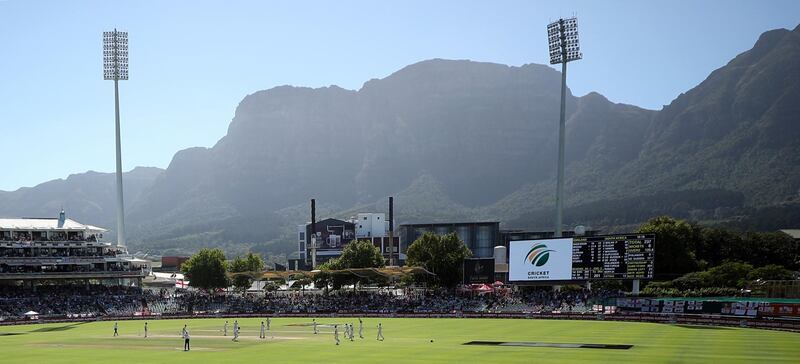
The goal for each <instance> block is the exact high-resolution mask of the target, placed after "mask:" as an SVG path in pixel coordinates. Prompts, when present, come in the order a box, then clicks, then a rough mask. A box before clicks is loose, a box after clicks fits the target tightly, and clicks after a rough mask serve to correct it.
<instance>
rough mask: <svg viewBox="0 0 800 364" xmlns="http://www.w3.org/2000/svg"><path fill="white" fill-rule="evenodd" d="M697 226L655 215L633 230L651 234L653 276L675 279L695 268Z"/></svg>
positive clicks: (698, 230)
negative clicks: (653, 247) (654, 238)
mask: <svg viewBox="0 0 800 364" xmlns="http://www.w3.org/2000/svg"><path fill="white" fill-rule="evenodd" d="M700 231H701V229H700V228H699V227H698V226H696V225H694V224H690V223H688V222H686V221H684V220H675V219H673V218H671V217H669V216H659V217H655V218H652V219H650V220H649V221H647V222H646V223H644V224H642V225H641V226H640V227H639V229H638V230H637V232H639V233H655V234H656V244H655V251H656V253H655V279H670V278H675V277H678V276H680V275H683V274H684V273H688V272H692V271H694V270H695V269H696V268H697V260H696V259H695V253H694V252H695V245H696V243H697V242H698V241H699V240H700Z"/></svg>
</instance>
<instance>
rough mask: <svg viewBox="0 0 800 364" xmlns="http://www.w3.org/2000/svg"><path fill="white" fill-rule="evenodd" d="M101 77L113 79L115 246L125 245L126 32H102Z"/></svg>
mask: <svg viewBox="0 0 800 364" xmlns="http://www.w3.org/2000/svg"><path fill="white" fill-rule="evenodd" d="M103 79H105V80H113V81H114V113H115V121H116V124H115V125H116V139H117V246H123V247H124V246H125V208H124V205H123V202H122V148H121V142H120V132H119V80H127V79H128V32H119V31H117V30H116V29H114V30H113V31H110V32H103Z"/></svg>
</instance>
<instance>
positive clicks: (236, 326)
mask: <svg viewBox="0 0 800 364" xmlns="http://www.w3.org/2000/svg"><path fill="white" fill-rule="evenodd" d="M232 341H239V321H238V320H236V321H234V322H233V340H232Z"/></svg>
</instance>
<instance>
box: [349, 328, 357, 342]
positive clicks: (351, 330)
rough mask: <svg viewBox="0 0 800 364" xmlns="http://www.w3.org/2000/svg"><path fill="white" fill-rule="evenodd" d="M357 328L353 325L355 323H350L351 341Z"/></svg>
mask: <svg viewBox="0 0 800 364" xmlns="http://www.w3.org/2000/svg"><path fill="white" fill-rule="evenodd" d="M355 331H356V329H355V328H354V327H353V324H350V341H353V336H354V335H355Z"/></svg>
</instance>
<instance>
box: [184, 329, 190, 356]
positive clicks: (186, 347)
mask: <svg viewBox="0 0 800 364" xmlns="http://www.w3.org/2000/svg"><path fill="white" fill-rule="evenodd" d="M183 351H189V330H186V327H184V328H183Z"/></svg>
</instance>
